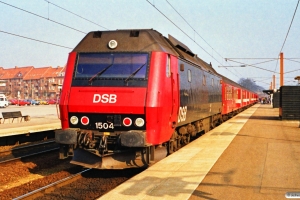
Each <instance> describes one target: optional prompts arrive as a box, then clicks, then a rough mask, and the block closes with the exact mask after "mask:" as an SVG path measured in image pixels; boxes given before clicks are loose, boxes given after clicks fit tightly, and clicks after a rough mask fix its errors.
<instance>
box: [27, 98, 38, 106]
mask: <svg viewBox="0 0 300 200" xmlns="http://www.w3.org/2000/svg"><path fill="white" fill-rule="evenodd" d="M25 101H27V102H29V103H30V105H40V102H38V101H36V100H34V99H26V100H25Z"/></svg>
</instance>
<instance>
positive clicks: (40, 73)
mask: <svg viewBox="0 0 300 200" xmlns="http://www.w3.org/2000/svg"><path fill="white" fill-rule="evenodd" d="M51 68H52V67H51V66H49V67H41V68H33V69H32V70H31V71H30V72H28V73H27V74H26V75H25V76H24V77H23V80H34V79H41V78H42V77H44V76H45V74H47V71H48V70H50V69H51Z"/></svg>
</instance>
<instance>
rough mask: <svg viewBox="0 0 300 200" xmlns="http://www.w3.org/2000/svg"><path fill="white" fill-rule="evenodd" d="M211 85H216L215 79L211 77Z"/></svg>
mask: <svg viewBox="0 0 300 200" xmlns="http://www.w3.org/2000/svg"><path fill="white" fill-rule="evenodd" d="M211 86H214V79H213V78H212V79H211Z"/></svg>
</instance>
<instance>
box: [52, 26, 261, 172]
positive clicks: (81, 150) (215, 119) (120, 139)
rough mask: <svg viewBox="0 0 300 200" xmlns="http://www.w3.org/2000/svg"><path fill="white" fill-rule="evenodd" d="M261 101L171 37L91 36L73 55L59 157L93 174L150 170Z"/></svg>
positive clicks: (145, 33)
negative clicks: (99, 171)
mask: <svg viewBox="0 0 300 200" xmlns="http://www.w3.org/2000/svg"><path fill="white" fill-rule="evenodd" d="M257 97H258V96H257V94H255V93H253V92H251V91H249V90H247V89H245V88H243V87H241V86H240V85H238V84H237V83H235V82H233V81H231V80H229V79H227V78H226V77H224V76H222V75H220V74H218V73H217V72H216V71H215V70H214V69H213V68H212V66H211V65H210V64H207V63H206V62H204V61H203V60H201V59H200V58H198V57H197V55H196V54H194V53H193V52H192V51H191V50H190V49H189V48H188V47H187V46H185V45H184V44H183V43H181V42H179V41H178V40H176V39H175V38H174V37H172V36H170V35H169V36H168V38H166V37H164V36H163V35H162V34H161V33H159V32H157V31H155V30H152V29H147V30H116V31H95V32H90V33H88V34H87V35H86V36H85V37H84V38H83V40H82V41H81V42H80V43H79V44H78V45H77V46H76V47H75V48H74V50H73V51H72V52H71V53H70V54H69V59H68V63H67V67H66V73H65V79H64V83H63V87H62V91H61V96H60V102H59V108H60V119H61V124H62V130H58V131H56V134H55V138H56V142H57V143H59V144H60V153H59V158H60V159H64V158H67V157H69V156H72V157H73V160H72V161H71V163H74V164H77V165H82V166H85V167H89V168H99V169H120V168H133V167H147V166H148V165H149V164H150V163H152V162H154V161H155V160H157V159H159V158H160V157H161V156H162V157H164V156H166V155H167V154H171V153H172V152H174V151H176V150H177V149H179V148H180V147H181V146H182V145H184V144H187V143H189V141H190V139H191V138H192V137H194V136H197V135H199V134H203V133H205V132H207V131H209V130H211V129H212V128H213V127H215V126H217V125H218V124H220V123H222V122H223V121H224V120H227V119H228V118H229V117H232V116H233V115H234V114H236V113H238V112H240V111H241V110H243V109H245V108H247V107H249V106H251V105H253V104H255V103H256V102H257Z"/></svg>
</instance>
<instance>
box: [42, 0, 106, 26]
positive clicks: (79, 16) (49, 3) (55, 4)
mask: <svg viewBox="0 0 300 200" xmlns="http://www.w3.org/2000/svg"><path fill="white" fill-rule="evenodd" d="M45 1H46V2H48V3H49V4H52V5H53V6H56V7H58V8H60V9H62V10H64V11H66V12H68V13H71V14H73V15H75V16H77V17H79V18H81V19H84V20H86V21H88V22H90V23H92V24H95V25H97V26H100V27H102V28H104V29H106V30H109V29H108V28H105V27H104V26H102V25H100V24H97V23H95V22H93V21H91V20H89V19H86V18H84V17H82V16H80V15H78V14H76V13H74V12H71V11H69V10H67V9H65V8H63V7H61V6H58V5H57V4H54V3H52V2H50V1H47V0H45Z"/></svg>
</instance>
